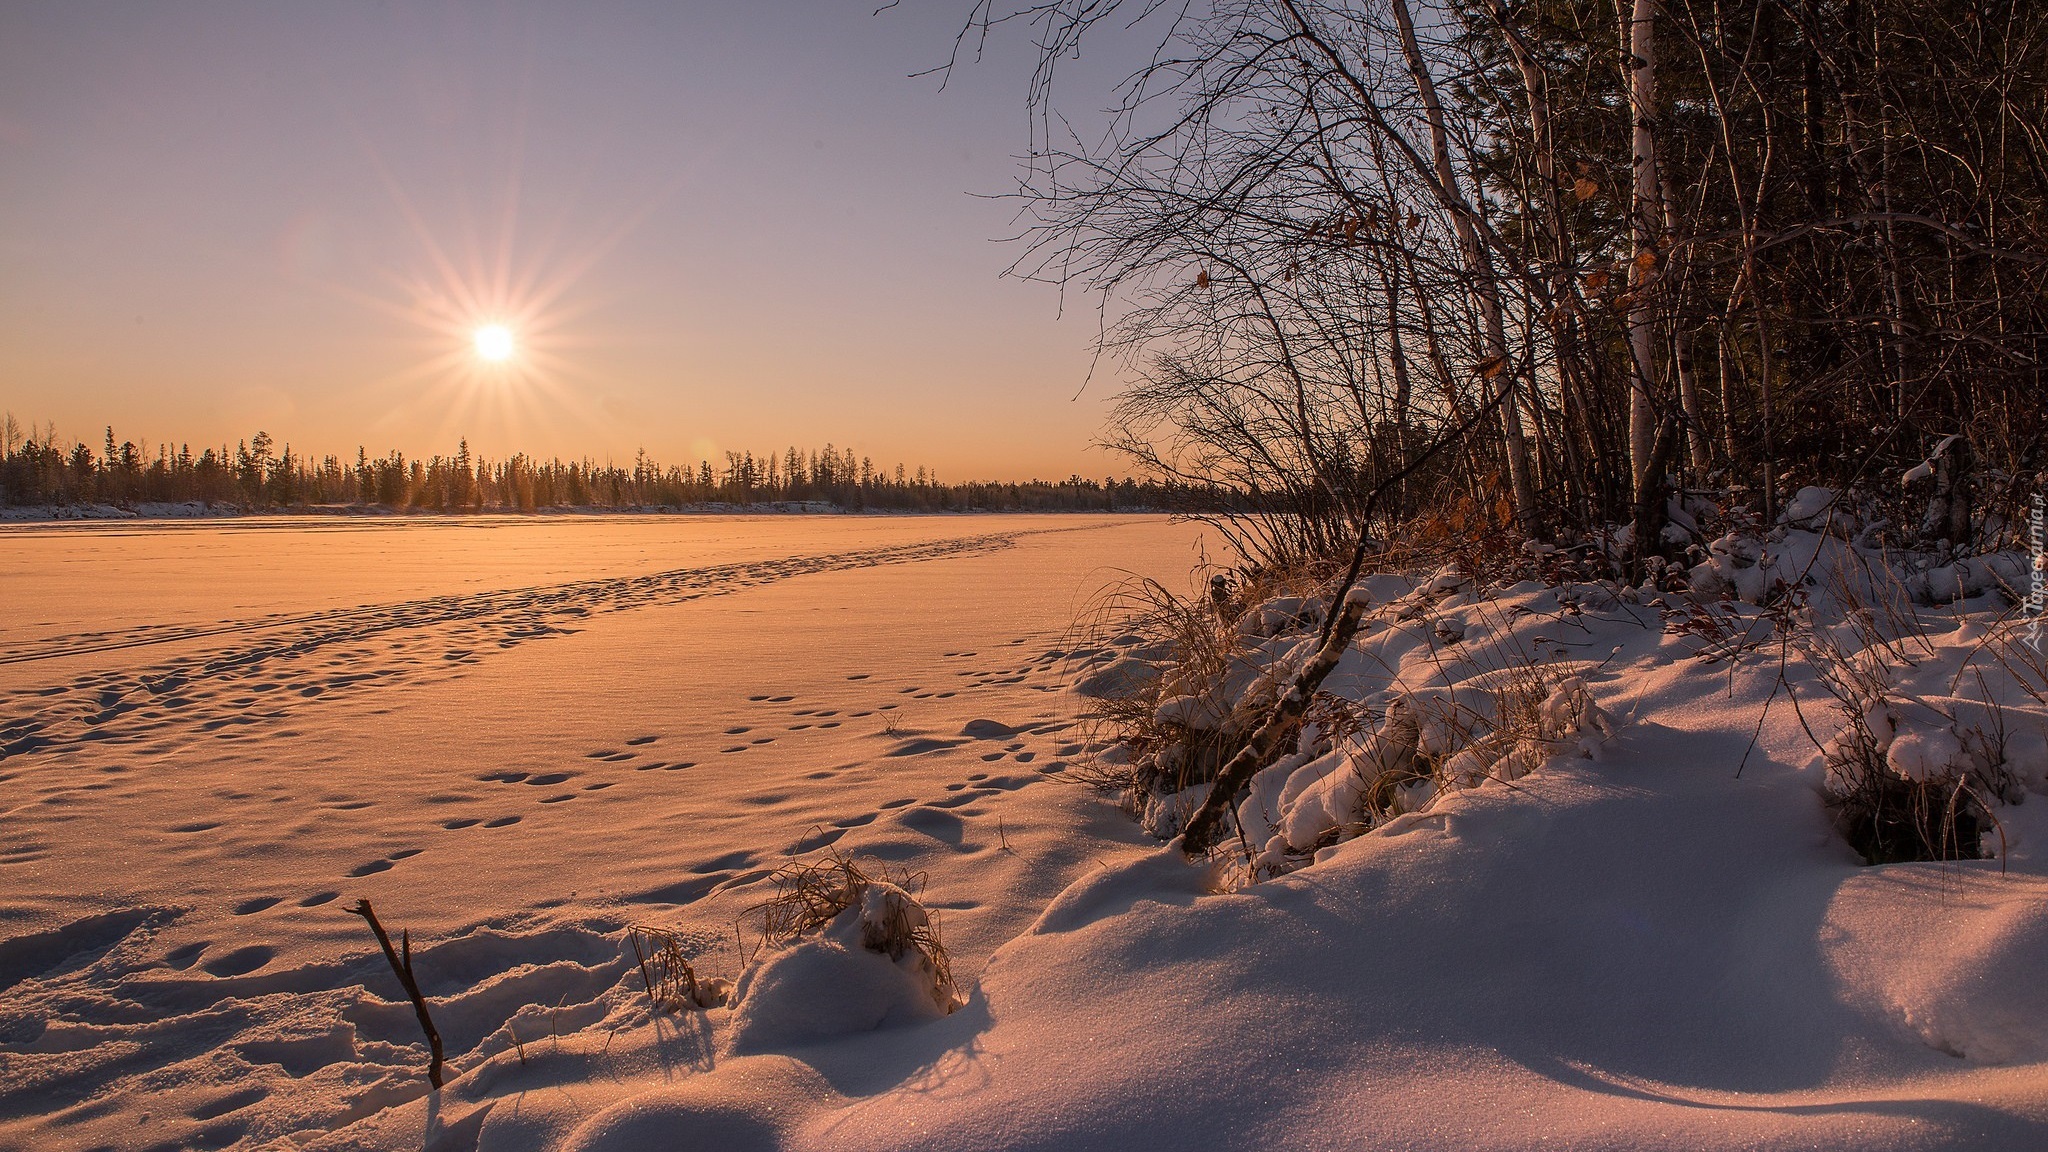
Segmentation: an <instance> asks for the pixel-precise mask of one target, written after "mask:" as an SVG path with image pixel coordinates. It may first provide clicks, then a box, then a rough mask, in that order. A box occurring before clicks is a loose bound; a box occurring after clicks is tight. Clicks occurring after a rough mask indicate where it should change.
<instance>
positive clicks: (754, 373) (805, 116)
mask: <svg viewBox="0 0 2048 1152" xmlns="http://www.w3.org/2000/svg"><path fill="white" fill-rule="evenodd" d="M874 7H875V5H874V4H872V3H851V4H849V3H841V2H836V0H808V2H805V3H794V2H779V3H777V4H775V5H759V6H756V5H722V4H682V5H674V4H659V3H646V4H611V5H601V6H598V7H597V8H595V9H591V8H586V7H584V6H574V7H562V6H549V7H528V6H524V5H516V4H483V3H456V4H440V5H412V4H405V3H399V4H393V5H387V6H379V7H373V6H369V5H323V6H310V5H288V6H281V5H275V4H269V3H262V2H255V0H251V2H246V3H215V2H195V3H185V4H178V5H163V4H133V5H97V4H96V5H67V4H54V3H53V4H46V5H39V6H32V5H10V6H8V7H7V8H5V9H4V10H0V266H4V267H5V268H6V269H7V271H6V273H5V274H4V276H0V408H5V409H6V410H9V411H12V412H13V413H14V414H15V415H16V416H17V417H18V418H20V419H21V420H23V421H24V422H32V423H33V424H34V425H35V426H37V427H41V426H42V424H43V422H44V421H54V422H55V423H56V424H57V427H58V430H59V432H60V434H62V435H64V436H66V437H68V438H74V439H83V440H85V441H87V442H88V443H90V444H93V445H95V446H97V445H98V443H99V441H100V438H101V435H102V431H101V427H102V426H103V425H105V424H108V423H112V424H113V425H114V426H115V433H116V436H117V438H120V439H128V438H147V439H148V440H150V441H151V442H158V441H170V442H173V443H175V442H179V441H185V442H190V443H192V444H193V445H194V446H195V448H196V447H197V446H199V445H202V444H219V443H222V442H224V441H225V442H232V441H234V440H236V439H240V438H243V437H247V436H249V435H251V434H253V433H254V432H255V431H256V430H257V429H259V428H260V429H263V430H266V431H268V432H270V433H271V435H272V436H273V437H275V438H276V439H278V440H279V441H281V442H282V441H289V442H290V443H291V444H292V446H293V448H294V450H295V451H299V452H301V453H307V452H310V453H312V454H314V455H315V456H317V455H319V454H322V453H327V452H332V453H336V454H342V455H351V456H352V455H353V454H354V451H355V448H356V446H357V445H358V444H361V445H364V446H366V447H367V448H368V449H369V450H370V451H371V452H372V453H373V454H374V453H380V452H382V451H383V450H385V449H388V448H397V449H400V450H402V451H404V452H406V453H407V454H408V455H418V454H431V453H436V452H449V451H452V450H453V447H454V445H455V442H456V440H457V438H459V437H462V436H467V437H468V439H469V442H470V445H471V447H472V449H474V450H476V451H478V452H481V453H484V454H486V455H491V456H501V455H504V454H506V453H509V452H511V451H514V450H522V451H526V452H529V453H534V454H538V455H542V456H549V455H557V454H559V455H565V456H569V455H577V456H580V455H586V454H587V455H592V456H595V457H597V458H599V459H604V458H606V457H610V458H614V459H620V460H624V459H630V458H631V457H632V455H633V453H634V450H635V449H636V448H640V447H644V448H646V450H647V451H648V452H649V453H651V454H652V455H654V456H655V457H656V458H657V459H660V460H663V461H670V462H677V461H683V460H694V459H697V458H700V457H710V458H713V459H716V458H717V457H718V456H719V455H720V454H721V453H722V452H724V451H725V450H727V449H734V450H746V449H752V450H756V451H759V450H764V449H771V448H772V449H780V448H782V447H786V446H788V445H790V444H797V445H800V446H802V447H804V448H807V449H808V448H811V447H816V446H820V445H822V444H823V443H825V442H826V441H828V440H830V441H833V442H835V443H836V444H838V445H839V446H841V447H846V446H851V447H852V448H854V449H855V451H857V452H859V453H861V454H863V455H867V456H872V457H873V458H875V459H876V461H877V462H878V463H880V462H888V463H894V462H897V461H902V462H907V463H910V464H912V465H913V466H914V465H916V464H920V463H922V464H928V465H932V466H934V467H936V468H937V469H938V470H939V472H940V473H941V475H943V476H946V477H950V478H954V479H968V478H993V479H1021V478H1024V477H1027V476H1033V475H1036V476H1044V477H1062V476H1065V475H1067V474H1069V473H1073V472H1080V473H1082V474H1085V475H1091V476H1101V475H1104V474H1107V473H1112V472H1114V473H1117V474H1122V473H1124V472H1125V471H1126V468H1125V467H1124V465H1123V463H1122V462H1121V461H1120V460H1118V459H1115V458H1113V457H1111V456H1110V455H1109V454H1107V453H1105V452H1103V451H1101V450H1099V449H1092V448H1089V447H1088V444H1089V441H1090V439H1091V437H1092V436H1093V435H1094V434H1095V433H1096V432H1097V431H1098V429H1099V428H1100V425H1101V422H1102V419H1103V415H1104V409H1105V401H1106V400H1107V398H1108V397H1109V396H1110V394H1111V393H1112V392H1113V390H1114V387H1115V385H1116V384H1117V382H1118V379H1119V377H1118V375H1117V373H1116V371H1115V368H1114V366H1105V367H1104V368H1102V369H1101V370H1099V371H1098V372H1097V374H1096V379H1095V380H1094V382H1093V383H1091V384H1089V385H1088V386H1087V388H1086V390H1085V391H1083V383H1084V380H1085V379H1086V377H1087V374H1088V372H1089V367H1090V362H1091V357H1090V352H1089V344H1090V340H1091V338H1092V336H1093V335H1094V331H1095V315H1094V310H1093V308H1092V306H1091V302H1090V301H1088V300H1086V299H1083V298H1080V297H1073V298H1070V300H1069V305H1070V307H1069V311H1068V315H1067V317H1066V318H1065V319H1059V318H1058V314H1059V305H1060V301H1059V297H1058V295H1057V293H1056V292H1055V291H1054V290H1053V289H1051V288H1049V287H1046V286H1043V285H1032V284H1025V283H1022V282H1020V281H1016V280H1003V279H999V278H998V274H999V273H1000V272H1001V270H1002V269H1003V268H1004V266H1005V265H1007V264H1008V263H1009V261H1010V260H1012V259H1014V258H1015V257H1016V256H1017V255H1019V252H1018V250H1017V248H1016V247H1015V246H1004V245H1000V244H996V243H992V242H991V239H992V238H995V237H998V236H1001V235H1005V234H1008V233H1010V232H1011V231H1013V228H1014V225H1013V217H1014V213H1015V211H1016V205H1015V204H1013V203H1009V202H1003V201H995V200H989V199H982V198H977V197H975V196H974V195H971V193H993V192H1001V191H1003V190H1005V188H1006V187H1009V186H1012V185H1013V184H1014V179H1015V175H1016V173H1017V167H1016V163H1015V161H1014V160H1013V159H1012V157H1013V156H1014V154H1015V153H1017V152H1019V151H1021V150H1022V149H1023V148H1024V147H1025V145H1026V143H1027V140H1028V137H1027V130H1026V118H1025V111H1024V107H1023V99H1022V97H1023V91H1024V85H1025V81H1026V78H1027V73H1028V63H1029V62H1028V60H1026V59H1025V58H1023V57H1022V56H1021V55H1018V54H1017V52H1016V51H1014V50H1012V51H1010V52H1009V53H1008V55H1006V56H1004V57H1003V58H1000V59H991V60H989V61H987V62H984V63H983V64H981V65H979V66H977V67H974V68H970V69H967V70H966V71H964V72H958V73H956V74H955V76H954V78H953V80H952V82H951V83H950V84H949V85H948V87H947V88H946V90H944V91H940V90H938V84H937V81H936V80H934V79H922V80H912V79H906V78H905V74H906V73H908V72H911V71H914V70H916V69H919V68H923V67H928V66H930V65H932V64H933V63H935V62H938V61H941V60H943V59H944V58H945V55H946V53H947V51H948V49H949V48H950V46H951V40H952V34H953V32H954V30H955V29H956V27H957V25H958V22H959V21H960V20H961V19H962V18H963V16H964V12H965V9H966V5H964V4H958V3H945V2H940V0H932V2H928V3H923V4H918V3H909V4H904V5H901V6H899V7H897V8H893V9H890V10H888V11H885V12H883V13H881V14H880V15H878V16H871V15H870V14H869V13H870V12H871V11H872V9H873V8H874ZM1016 47H1018V48H1021V45H1018V46H1016ZM489 322H503V323H506V324H507V325H508V326H510V327H511V328H512V329H513V330H514V332H515V334H516V337H517V340H518V343H519V349H518V351H517V352H516V353H515V355H514V357H513V359H512V360H511V361H509V362H507V363H506V364H505V365H503V366H501V367H495V368H491V367H488V366H486V365H484V364H483V363H482V362H481V361H479V359H478V358H477V357H476V355H475V353H474V347H473V345H472V343H471V341H470V333H471V331H472V330H473V329H474V328H475V327H476V326H478V325H479V324H484V323H489ZM1077 393H1080V395H1079V398H1078V399H1076V394H1077Z"/></svg>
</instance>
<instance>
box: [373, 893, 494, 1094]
mask: <svg viewBox="0 0 2048 1152" xmlns="http://www.w3.org/2000/svg"><path fill="white" fill-rule="evenodd" d="M349 911H350V912H352V913H354V914H356V915H357V916H361V917H362V918H363V919H364V920H367V921H369V923H370V931H372V932H375V933H376V934H377V945H378V947H380V948H382V949H384V959H385V960H386V961H388V962H389V963H390V965H391V971H392V974H393V975H395V976H397V977H398V982H399V983H400V984H402V985H404V986H405V994H406V995H407V996H409V997H411V998H412V1010H413V1013H414V1015H417V1016H418V1017H419V1018H420V1031H422V1032H425V1033H426V1034H427V1050H428V1052H430V1053H431V1054H432V1058H431V1059H430V1060H429V1061H428V1062H427V1083H429V1084H432V1085H433V1086H434V1087H436V1088H439V1087H440V1086H441V1034H440V1033H439V1032H437V1031H435V1030H434V1018H433V1017H431V1016H429V1015H427V998H426V997H425V996H422V995H421V994H420V984H419V981H418V980H416V979H414V978H413V974H412V933H410V932H404V931H401V932H400V933H399V934H398V941H399V946H398V949H397V950H393V949H392V947H391V937H390V935H389V934H388V933H386V932H385V931H384V925H382V924H380V923H378V921H377V910H376V909H375V908H372V907H370V902H369V901H368V900H358V901H356V906H355V907H353V908H351V909H349ZM513 1038H514V1039H515V1041H516V1040H517V1038H518V1034H517V1033H514V1034H513ZM520 1057H521V1061H522V1062H524V1058H525V1052H524V1050H523V1049H522V1050H521V1052H520Z"/></svg>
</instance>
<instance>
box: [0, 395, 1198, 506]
mask: <svg viewBox="0 0 2048 1152" xmlns="http://www.w3.org/2000/svg"><path fill="white" fill-rule="evenodd" d="M1221 498H1222V497H1221V494H1220V493H1219V492H1215V491H1211V490H1210V489H1208V488H1207V487H1206V486H1201V485H1186V484H1179V483H1174V482H1159V481H1149V480H1148V481H1144V482H1139V481H1135V480H1132V479H1129V478H1125V479H1123V480H1116V479H1114V478H1108V479H1104V480H1093V479H1085V478H1083V477H1080V476H1072V477H1069V478H1068V479H1066V480H1062V481H1044V480H1031V481H1026V482H1023V483H1001V482H966V483H960V482H948V481H941V480H940V479H939V476H938V474H937V473H936V472H935V471H933V470H931V469H928V468H925V467H922V466H919V467H916V468H907V467H906V466H904V465H902V464H898V465H895V466H894V467H893V468H885V467H881V466H878V465H876V464H875V462H874V461H873V460H871V459H868V458H866V457H863V456H860V455H858V454H857V453H855V452H854V451H853V450H852V449H841V448H836V447H834V446H833V445H831V444H827V445H825V446H824V447H823V448H820V449H816V450H813V451H810V452H805V451H801V450H799V449H797V448H794V447H791V448H789V449H788V450H786V451H784V452H781V453H770V454H765V455H756V454H754V453H752V452H728V453H726V455H725V460H724V462H723V464H722V465H720V466H714V465H713V464H712V462H711V461H709V460H702V461H699V462H698V463H697V464H696V465H695V466H689V465H664V464H661V463H660V462H658V461H656V460H655V459H653V458H652V457H650V456H648V455H647V454H646V453H645V452H640V453H638V454H637V455H636V456H635V458H634V461H633V464H632V466H631V467H630V468H628V467H624V466H621V465H617V464H613V463H610V462H606V463H603V464H600V463H597V462H596V461H594V460H590V459H583V460H569V461H564V460H560V459H548V460H539V459H536V458H534V457H531V456H527V455H525V454H523V453H515V454H514V455H512V456H510V457H508V458H506V459H503V460H489V459H484V458H482V457H479V456H476V455H474V454H473V453H471V452H470V449H469V441H468V440H467V439H465V440H463V441H462V442H461V444H460V445H459V446H458V447H457V448H456V450H455V452H454V453H453V454H452V455H448V456H430V457H427V458H425V459H418V458H414V459H407V458H406V457H405V456H404V455H403V454H401V453H399V452H395V451H393V452H388V453H386V454H385V455H383V456H370V455H369V454H368V453H366V452H365V451H364V450H363V449H361V448H358V449H357V450H356V455H355V459H354V460H353V461H349V460H345V459H343V458H341V457H338V456H324V457H322V458H320V459H319V460H318V461H314V460H312V459H311V458H309V457H306V456H304V455H301V454H299V453H297V452H294V451H293V450H292V447H291V445H289V444H282V445H280V444H278V443H277V442H276V441H274V440H273V439H272V438H271V437H270V436H269V435H268V434H267V433H263V432H258V433H256V435H255V436H253V437H251V438H250V439H248V440H244V441H240V442H238V443H237V444H236V445H235V446H234V448H233V449H232V450H230V449H229V448H228V447H226V446H225V445H223V446H222V447H220V448H219V449H214V448H203V449H201V450H200V452H199V453H198V454H197V455H194V454H193V452H192V449H191V447H190V446H189V445H184V444H181V445H178V446H177V447H176V448H175V449H173V448H172V447H171V446H170V445H169V444H159V445H158V446H157V447H156V448H155V450H154V452H152V451H151V449H150V448H149V446H148V445H147V443H146V442H145V443H143V444H137V443H136V442H135V441H132V440H124V441H121V442H119V443H116V442H115V439H114V430H113V429H112V428H111V427H109V428H107V429H106V434H105V439H104V441H103V444H102V446H101V449H100V451H98V452H94V451H93V449H92V448H91V447H89V446H88V445H86V444H84V443H82V442H74V443H72V444H70V445H69V446H68V447H67V446H65V445H64V443H63V441H62V438H60V437H59V436H58V435H57V433H56V430H55V429H54V428H51V427H48V426H46V427H45V428H44V429H43V430H42V431H41V432H36V431H33V430H28V431H25V430H24V429H23V428H22V427H21V425H20V423H19V422H18V421H17V420H16V419H15V418H14V416H13V415H11V414H8V415H4V416H0V505H12V506H17V507H18V506H31V505H33V506H40V505H80V504H95V503H97V504H110V505H114V506H117V507H131V508H132V507H134V506H135V505H137V504H143V503H150V502H159V503H183V502H190V501H200V502H204V503H206V504H212V505H225V506H232V507H236V508H242V509H249V510H291V509H295V508H312V507H333V506H349V505H374V506H378V507H381V508H385V509H390V510H396V511H432V512H465V511H514V512H532V511H538V510H542V509H550V508H577V509H613V510H616V509H631V508H663V507H684V506H692V505H704V504H727V505H735V506H750V505H763V504H776V503H816V504H820V505H829V506H831V507H834V508H838V509H842V510H847V511H861V510H870V509H872V510H886V511H914V512H950V511H1029V512H1036V511H1117V510H1123V511H1144V510H1154V511H1193V510H1208V509H1212V508H1215V507H1219V506H1220V504H1219V501H1220V500H1221Z"/></svg>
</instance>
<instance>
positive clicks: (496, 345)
mask: <svg viewBox="0 0 2048 1152" xmlns="http://www.w3.org/2000/svg"><path fill="white" fill-rule="evenodd" d="M475 338H476V354H477V355H478V356H480V357H482V358H483V359H485V360H489V361H491V362H493V363H496V362H498V361H502V360H509V359H511V358H512V349H513V344H512V330H511V329H510V328H507V327H505V326H504V325H503V324H486V325H484V326H483V327H481V328H479V329H477V330H476V337H475Z"/></svg>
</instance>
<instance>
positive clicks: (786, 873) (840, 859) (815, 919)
mask: <svg viewBox="0 0 2048 1152" xmlns="http://www.w3.org/2000/svg"><path fill="white" fill-rule="evenodd" d="M770 882H771V883H772V884H773V885H774V886H775V894H774V895H773V896H771V897H769V898H768V899H767V900H766V901H764V902H763V903H761V904H759V905H757V906H756V907H755V909H754V910H755V911H757V912H759V913H760V914H761V934H762V937H763V938H764V939H765V940H766V941H767V942H768V943H770V944H775V945H782V944H788V943H792V942H794V941H796V940H798V939H800V938H802V937H805V936H809V935H812V934H814V933H817V932H819V931H821V930H823V929H824V928H826V927H827V926H829V925H831V924H832V923H833V922H835V921H837V920H838V919H839V918H840V916H842V915H843V914H845V913H846V912H847V910H848V909H857V910H858V914H859V919H860V925H859V926H860V932H859V937H858V943H859V944H860V946H861V947H863V948H865V949H867V950H868V951H870V952H877V953H880V954H882V955H884V956H887V957H888V958H889V959H891V960H896V961H902V960H903V959H904V958H905V957H906V956H914V957H915V964H916V965H917V967H918V968H919V969H920V970H921V971H922V973H923V974H924V976H925V978H926V979H927V980H928V981H929V983H930V986H931V987H930V990H931V993H932V999H933V1001H934V1002H935V1003H937V1004H938V1005H939V1007H940V1008H942V1009H945V1010H947V1011H951V1010H952V1008H953V1007H954V1006H955V1003H956V1002H955V1000H954V985H953V966H952V961H951V959H950V958H949V956H948V955H947V952H946V946H945V943H944V942H943V941H942V940H941V939H940V936H939V925H938V920H937V918H936V917H935V916H934V915H933V914H932V913H930V912H928V911H927V910H926V909H925V908H924V906H923V905H922V904H920V903H919V902H918V900H917V896H916V895H913V889H914V890H915V892H916V893H917V894H922V892H923V889H924V881H923V877H922V876H918V875H911V874H904V875H901V876H896V877H891V876H890V875H889V873H888V870H887V869H886V868H885V867H881V866H877V867H876V868H875V870H874V871H873V872H869V871H867V870H865V869H863V868H862V867H861V866H860V865H858V864H856V863H855V862H854V858H853V857H851V856H842V855H839V854H838V853H827V854H826V855H825V856H824V857H823V858H822V859H818V860H810V861H802V862H793V863H790V864H787V865H784V866H783V867H782V868H781V869H780V870H778V871H777V872H776V873H775V875H774V876H772V877H771V878H770Z"/></svg>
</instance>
